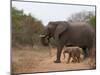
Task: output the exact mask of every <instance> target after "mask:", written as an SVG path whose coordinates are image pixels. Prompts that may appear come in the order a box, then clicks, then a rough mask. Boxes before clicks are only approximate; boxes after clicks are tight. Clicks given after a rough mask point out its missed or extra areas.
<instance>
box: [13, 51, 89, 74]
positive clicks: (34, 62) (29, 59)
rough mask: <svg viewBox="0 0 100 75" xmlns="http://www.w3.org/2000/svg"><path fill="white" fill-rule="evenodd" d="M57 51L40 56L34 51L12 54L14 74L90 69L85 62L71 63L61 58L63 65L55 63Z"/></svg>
mask: <svg viewBox="0 0 100 75" xmlns="http://www.w3.org/2000/svg"><path fill="white" fill-rule="evenodd" d="M55 53H56V50H53V49H52V50H51V54H50V55H49V54H46V53H42V54H39V53H37V52H34V51H33V50H15V51H13V53H12V56H13V59H12V63H13V64H14V66H13V67H14V73H30V72H31V73H32V72H47V71H62V70H66V71H68V70H80V69H89V65H88V64H86V63H85V62H81V63H69V64H66V61H67V60H64V59H63V56H61V63H54V62H53V61H54V60H55Z"/></svg>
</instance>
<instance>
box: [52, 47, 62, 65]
mask: <svg viewBox="0 0 100 75" xmlns="http://www.w3.org/2000/svg"><path fill="white" fill-rule="evenodd" d="M62 48H63V46H61V45H59V46H58V47H57V57H56V58H57V59H56V61H54V62H55V63H61V60H60V57H61V53H62Z"/></svg>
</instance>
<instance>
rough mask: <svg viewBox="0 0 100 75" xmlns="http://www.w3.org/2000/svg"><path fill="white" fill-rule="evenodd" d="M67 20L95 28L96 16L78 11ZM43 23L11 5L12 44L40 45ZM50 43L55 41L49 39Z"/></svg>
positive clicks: (16, 45) (89, 12)
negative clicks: (87, 24) (84, 23)
mask: <svg viewBox="0 0 100 75" xmlns="http://www.w3.org/2000/svg"><path fill="white" fill-rule="evenodd" d="M68 21H69V22H87V23H89V24H90V25H92V27H93V28H94V29H95V28H96V16H95V14H94V13H93V12H91V11H87V12H79V13H75V14H72V15H71V16H70V17H69V19H68ZM44 28H45V27H44V25H43V24H42V22H41V21H40V20H38V19H37V18H35V17H34V16H32V15H31V14H28V15H26V14H25V13H24V11H23V10H18V9H16V8H15V7H12V46H13V47H19V46H26V45H28V46H36V45H39V46H40V45H41V42H40V38H39V35H40V34H41V33H43V30H44ZM51 44H52V45H55V41H54V40H53V39H51Z"/></svg>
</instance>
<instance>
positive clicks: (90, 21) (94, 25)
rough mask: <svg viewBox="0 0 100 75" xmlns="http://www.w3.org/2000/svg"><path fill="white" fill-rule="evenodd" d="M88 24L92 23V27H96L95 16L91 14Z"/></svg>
mask: <svg viewBox="0 0 100 75" xmlns="http://www.w3.org/2000/svg"><path fill="white" fill-rule="evenodd" d="M89 23H90V25H92V27H93V28H96V16H92V17H90V19H89Z"/></svg>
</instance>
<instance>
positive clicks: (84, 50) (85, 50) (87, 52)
mask: <svg viewBox="0 0 100 75" xmlns="http://www.w3.org/2000/svg"><path fill="white" fill-rule="evenodd" d="M83 52H84V59H86V58H87V57H88V56H89V51H88V48H83Z"/></svg>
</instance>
